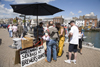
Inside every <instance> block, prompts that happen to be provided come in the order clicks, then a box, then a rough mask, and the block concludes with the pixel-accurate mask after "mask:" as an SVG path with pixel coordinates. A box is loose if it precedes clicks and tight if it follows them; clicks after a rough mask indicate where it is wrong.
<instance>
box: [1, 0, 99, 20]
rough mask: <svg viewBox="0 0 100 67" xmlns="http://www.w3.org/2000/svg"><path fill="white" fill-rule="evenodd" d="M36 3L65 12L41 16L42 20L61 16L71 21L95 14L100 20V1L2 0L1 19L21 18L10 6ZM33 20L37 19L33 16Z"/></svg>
mask: <svg viewBox="0 0 100 67" xmlns="http://www.w3.org/2000/svg"><path fill="white" fill-rule="evenodd" d="M34 2H46V3H48V4H50V5H53V6H55V7H58V8H60V9H62V10H64V11H62V12H59V13H56V14H54V15H51V16H39V18H41V19H43V18H53V17H57V16H61V15H62V16H63V18H65V19H71V18H72V17H79V16H83V15H86V14H89V13H90V12H93V13H94V15H97V18H98V20H100V0H0V18H14V17H16V16H17V17H19V14H18V13H14V12H13V9H12V8H11V7H10V4H19V3H34ZM31 18H36V17H35V16H31Z"/></svg>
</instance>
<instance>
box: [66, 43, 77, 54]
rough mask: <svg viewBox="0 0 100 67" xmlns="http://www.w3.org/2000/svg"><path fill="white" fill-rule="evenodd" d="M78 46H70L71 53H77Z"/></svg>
mask: <svg viewBox="0 0 100 67" xmlns="http://www.w3.org/2000/svg"><path fill="white" fill-rule="evenodd" d="M77 50H78V49H77V44H69V50H68V51H69V52H74V53H75V52H77Z"/></svg>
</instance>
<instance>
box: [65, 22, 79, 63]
mask: <svg viewBox="0 0 100 67" xmlns="http://www.w3.org/2000/svg"><path fill="white" fill-rule="evenodd" d="M69 24H70V25H71V30H70V32H69V50H68V51H69V60H65V62H67V63H71V62H74V64H76V56H77V45H78V34H79V30H78V27H77V26H76V25H75V22H74V21H70V23H69ZM72 52H74V60H71V55H72Z"/></svg>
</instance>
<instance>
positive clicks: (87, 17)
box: [84, 16, 97, 19]
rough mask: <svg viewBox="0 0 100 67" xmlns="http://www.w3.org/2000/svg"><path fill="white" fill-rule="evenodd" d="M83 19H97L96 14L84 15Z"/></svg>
mask: <svg viewBox="0 0 100 67" xmlns="http://www.w3.org/2000/svg"><path fill="white" fill-rule="evenodd" d="M84 19H97V16H85V17H84Z"/></svg>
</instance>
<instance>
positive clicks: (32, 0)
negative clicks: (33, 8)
mask: <svg viewBox="0 0 100 67" xmlns="http://www.w3.org/2000/svg"><path fill="white" fill-rule="evenodd" d="M51 1H55V0H15V1H14V2H15V3H34V2H45V3H49V2H51Z"/></svg>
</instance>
